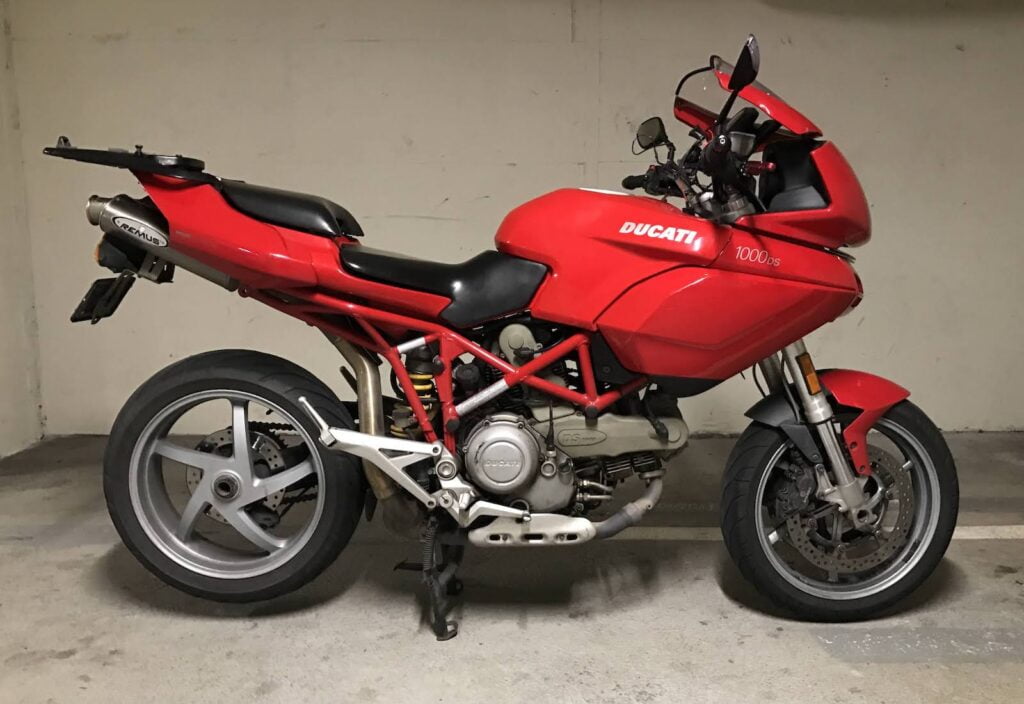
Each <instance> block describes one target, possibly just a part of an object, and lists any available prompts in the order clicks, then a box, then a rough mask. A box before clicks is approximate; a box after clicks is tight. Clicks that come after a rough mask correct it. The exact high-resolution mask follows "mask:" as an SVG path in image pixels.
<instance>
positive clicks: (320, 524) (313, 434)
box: [103, 350, 366, 602]
mask: <svg viewBox="0 0 1024 704" xmlns="http://www.w3.org/2000/svg"><path fill="white" fill-rule="evenodd" d="M221 392H223V393H226V394H235V395H238V396H244V397H245V398H248V399H254V400H257V401H258V402H259V403H261V404H263V403H265V404H266V405H267V407H271V406H276V407H277V408H279V409H280V411H282V412H283V417H285V418H288V417H290V422H291V425H292V427H293V429H294V430H295V431H296V432H297V433H298V435H299V437H302V438H304V440H303V444H305V445H306V446H307V447H308V450H309V454H308V455H307V460H308V462H309V463H310V464H311V465H314V466H315V467H316V468H317V472H318V474H317V475H316V476H317V483H316V490H317V492H318V496H317V502H318V503H317V506H318V507H319V508H318V512H317V513H316V514H315V516H314V518H313V519H312V521H313V522H315V526H314V525H312V523H311V524H310V525H309V526H307V528H306V532H304V533H303V542H302V544H301V547H299V546H296V548H295V550H294V554H288V555H287V557H288V559H287V561H285V562H283V564H280V565H277V566H275V567H274V568H273V569H269V568H268V569H267V570H264V571H262V572H261V571H260V570H259V569H253V570H250V572H253V573H254V574H253V575H252V576H245V574H248V573H245V574H243V573H239V575H231V576H224V575H221V574H220V573H217V572H215V571H213V572H212V573H211V571H210V570H207V571H206V572H205V573H204V570H202V569H200V568H199V567H190V564H189V561H188V559H187V556H188V549H187V548H188V546H187V543H186V541H178V543H175V538H174V536H173V535H167V536H166V539H165V540H161V539H160V538H159V536H161V535H164V534H163V533H161V532H159V531H155V530H154V529H153V527H152V523H153V521H152V519H151V518H149V517H147V513H146V511H144V510H142V511H140V508H139V507H140V503H139V500H138V494H139V490H138V489H137V488H136V489H135V493H136V500H135V501H134V502H133V497H132V494H133V489H132V486H133V484H132V481H133V477H136V476H137V474H134V473H133V469H132V465H133V462H136V463H138V462H139V457H140V453H139V449H138V447H137V446H139V443H145V442H150V441H149V440H148V439H147V438H145V437H143V435H144V434H145V433H146V432H147V428H149V427H151V422H152V421H154V419H158V418H159V417H160V414H161V413H163V412H164V411H165V410H166V409H167V408H168V407H170V406H172V405H173V404H175V403H176V402H180V401H181V400H182V399H185V398H187V397H202V396H203V395H204V394H214V395H215V394H217V393H221ZM300 396H305V397H306V399H307V400H309V402H310V403H311V404H312V405H313V406H314V407H315V408H316V409H317V410H318V411H319V412H320V414H321V415H322V416H323V417H324V418H325V419H326V420H327V421H328V422H329V423H330V424H331V425H334V426H337V427H341V428H349V429H351V428H353V427H354V423H353V421H352V417H351V416H350V415H349V413H348V411H346V410H345V407H344V406H343V405H342V403H341V402H340V401H339V400H338V398H337V397H336V396H335V395H334V393H333V392H332V391H331V390H330V389H328V388H327V387H326V386H325V385H324V384H323V383H322V382H320V381H319V380H318V379H316V378H315V377H314V376H313V375H312V374H310V373H309V372H307V371H306V370H304V369H302V368H301V367H299V366H297V365H295V364H293V363H291V362H289V361H287V360H284V359H281V358H279V357H274V356H272V355H268V354H263V353H260V352H253V351H248V350H222V351H216V352H208V353H205V354H199V355H195V356H193V357H189V358H187V359H184V360H182V361H180V362H177V363H176V364H172V365H171V366H169V367H167V368H165V369H164V370H162V371H160V372H158V373H157V374H156V375H155V376H153V377H152V378H151V379H149V380H148V381H146V382H145V383H144V384H143V385H142V386H141V387H139V389H138V390H137V391H136V392H135V393H134V394H132V396H131V398H129V399H128V401H127V403H126V404H125V405H124V408H123V409H122V410H121V412H120V413H119V414H118V416H117V419H116V420H115V422H114V426H113V428H112V430H111V433H110V441H109V443H108V446H107V451H106V455H105V457H104V471H103V489H104V494H105V496H106V500H107V508H108V510H109V512H110V517H111V519H112V521H113V523H114V527H115V528H116V529H117V532H118V534H119V535H120V536H121V539H122V540H123V541H124V544H125V546H126V547H127V548H128V550H129V551H131V553H132V554H133V555H134V556H135V557H136V558H137V559H138V560H139V562H141V563H142V564H143V565H144V566H145V567H146V568H147V569H148V570H149V571H150V572H152V573H153V574H155V575H156V576H157V577H159V578H160V579H162V580H163V581H164V582H166V583H167V584H170V585H171V586H173V587H175V588H177V589H180V590H182V591H184V592H187V593H189V594H192V595H195V596H199V597H203V598H205V599H212V600H216V601H226V602H250V601H259V600H263V599H270V598H273V597H276V596H279V595H281V594H285V593H287V592H290V591H293V590H295V589H298V588H299V587H301V586H302V585H304V584H306V583H307V582H309V581H310V580H312V579H313V578H314V577H316V576H317V575H318V574H320V573H321V572H322V571H323V570H324V569H325V568H326V567H327V566H328V565H329V564H331V563H332V562H333V561H334V560H335V558H336V557H337V556H338V554H339V553H340V552H341V550H342V549H343V548H344V547H345V545H346V544H347V543H348V541H349V538H350V537H351V536H352V533H353V531H354V530H355V528H356V525H357V523H358V522H359V516H360V514H361V512H362V507H363V500H364V497H365V493H366V487H365V480H364V478H363V474H362V471H361V469H360V466H359V464H358V463H357V461H356V460H355V459H354V458H352V457H351V456H349V455H343V454H339V453H336V452H330V451H328V450H326V449H325V448H324V447H323V446H322V445H320V443H319V442H316V438H317V437H318V435H319V431H318V430H317V428H316V426H315V425H314V424H313V422H312V421H311V420H310V419H309V417H308V416H307V415H306V413H305V412H303V411H302V409H301V407H300V406H299V405H298V398H299V397H300ZM225 398H228V396H225ZM300 426H301V427H300ZM305 438H308V440H306V439H305ZM310 440H311V441H312V442H310ZM314 453H315V455H314ZM229 459H230V458H229ZM186 464H187V463H186ZM138 471H140V468H139V467H136V468H135V470H134V472H138ZM161 471H165V470H163V469H161ZM203 475H204V476H205V470H204V472H203ZM135 486H136V487H137V486H138V484H136V485H135ZM321 496H322V503H321ZM140 514H141V515H140ZM207 515H209V514H207ZM154 535H156V536H158V537H157V538H154ZM186 539H187V541H192V540H198V539H199V538H198V537H195V536H192V535H191V534H186ZM181 555H184V556H185V557H181ZM247 559H248V558H247ZM252 559H253V560H258V557H257V558H252ZM255 564H257V565H258V562H256V563H255ZM267 564H268V565H269V564H270V563H267ZM257 572H259V573H258V574H256V573H257Z"/></svg>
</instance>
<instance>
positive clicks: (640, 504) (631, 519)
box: [594, 476, 662, 539]
mask: <svg viewBox="0 0 1024 704" xmlns="http://www.w3.org/2000/svg"><path fill="white" fill-rule="evenodd" d="M661 487H662V479H661V477H660V476H656V477H654V478H653V479H651V480H650V482H649V483H648V484H647V490H646V491H645V492H644V493H643V495H642V496H641V497H640V498H639V499H636V500H635V501H630V502H629V503H628V504H626V505H625V506H623V507H622V508H620V509H619V510H618V512H617V513H614V514H612V515H611V516H609V517H608V518H606V519H605V520H603V521H600V522H598V523H595V524H594V530H595V531H596V533H595V535H594V537H595V538H598V539H604V538H610V537H612V536H613V535H617V534H619V533H621V532H622V531H624V530H626V529H627V528H629V527H630V526H635V525H636V524H637V523H639V522H640V520H641V519H642V518H643V517H644V516H645V515H646V514H647V512H648V511H650V510H651V509H652V508H654V507H655V506H656V505H657V503H658V500H659V499H660V498H661Z"/></svg>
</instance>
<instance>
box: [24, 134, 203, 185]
mask: <svg viewBox="0 0 1024 704" xmlns="http://www.w3.org/2000/svg"><path fill="white" fill-rule="evenodd" d="M43 154H46V155H48V156H56V157H60V158H61V159H71V160H73V161H83V162H86V163H89V164H99V165H101V166H113V167H115V168H118V169H128V170H129V171H141V172H145V173H152V174H160V175H163V176H173V177H174V178H180V179H184V180H186V181H197V182H199V183H208V184H211V185H218V184H219V183H220V181H219V180H218V179H217V177H216V176H214V175H212V174H208V173H206V172H205V171H204V169H205V168H206V163H205V162H203V161H202V160H201V159H196V158H194V157H190V156H182V155H181V154H175V155H167V154H151V153H149V152H144V151H143V150H142V145H141V144H137V145H135V151H129V150H127V149H82V148H80V147H75V146H73V145H72V144H71V140H69V139H68V138H67V137H64V136H61V137H60V138H58V139H57V146H55V147H46V148H45V149H43Z"/></svg>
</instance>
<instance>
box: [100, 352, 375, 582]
mask: <svg viewBox="0 0 1024 704" xmlns="http://www.w3.org/2000/svg"><path fill="white" fill-rule="evenodd" d="M300 396H305V397H306V398H307V399H308V400H309V402H310V403H312V404H313V406H314V407H315V408H316V409H317V410H318V411H319V412H320V414H321V415H323V417H324V418H326V419H327V420H328V422H330V423H331V425H334V426H337V427H342V428H353V427H354V423H353V420H352V418H351V416H350V415H349V414H348V412H347V411H346V410H345V408H344V406H343V405H342V404H341V402H340V401H339V400H338V399H337V397H336V396H335V395H334V394H333V392H331V391H330V389H328V388H327V387H326V386H325V385H324V384H323V383H322V382H320V381H319V380H317V379H316V378H315V377H314V376H312V375H311V374H310V373H309V372H307V371H306V370H304V369H302V368H301V367H298V366H297V365H295V364H293V363H291V362H288V361H287V360H284V359H281V358H278V357H274V356H271V355H268V354H263V353H259V352H253V351H248V350H222V351H216V352H208V353H205V354H199V355H196V356H193V357H189V358H187V359H184V360H181V361H180V362H177V363H176V364H172V365H171V366H169V367H167V368H165V369H164V370H162V371H160V372H158V373H157V374H156V375H155V376H153V377H152V378H151V379H149V380H148V381H146V382H145V383H144V384H143V385H142V386H140V387H139V389H138V390H137V391H136V392H135V393H134V394H133V395H132V396H131V398H130V399H129V400H128V401H127V403H126V404H125V405H124V408H122V410H121V412H120V413H119V414H118V417H117V419H116V420H115V422H114V426H113V428H112V430H111V433H110V440H109V443H108V445H107V451H106V455H105V457H104V471H103V489H104V494H105V496H106V499H107V508H108V511H109V513H110V517H111V519H112V521H113V523H114V526H115V528H116V529H117V531H118V533H119V534H120V536H121V539H122V541H123V542H124V544H125V546H126V547H127V548H128V550H129V551H130V552H131V553H132V554H133V555H134V556H135V557H136V558H137V559H138V560H139V562H141V563H142V564H143V565H144V566H145V567H146V568H147V569H148V570H149V571H150V572H152V573H153V574H155V575H156V576H157V577H159V578H160V579H161V580H163V581H164V582H166V583H167V584H170V585H171V586H173V587H176V588H177V589H180V590H182V591H184V592H187V593H189V594H192V595H194V596H199V597H202V598H206V599H212V600H215V601H225V602H251V601H259V600H264V599H270V598H273V597H276V596H279V595H281V594H285V593H287V592H290V591H293V590H295V589H298V588H299V587H301V586H302V585H304V584H305V583H307V582H309V581H310V580H312V579H313V578H314V577H316V576H317V575H318V574H320V573H321V572H322V571H323V570H324V569H325V568H326V567H327V566H328V565H329V564H331V563H332V562H333V561H334V560H335V559H336V558H337V556H338V554H339V553H340V552H341V550H342V549H343V548H344V547H345V545H346V544H347V543H348V541H349V538H350V537H351V535H352V533H353V532H354V530H355V528H356V525H357V524H358V522H359V517H360V514H361V512H362V507H363V501H364V498H365V494H366V485H365V480H364V478H363V476H362V471H361V469H360V466H359V464H358V462H357V461H356V460H355V459H354V458H352V457H350V456H348V455H342V454H339V453H335V452H330V451H328V450H326V449H325V448H323V447H322V446H321V445H320V443H319V442H318V441H317V437H318V430H317V428H316V426H315V425H314V424H313V422H312V421H311V420H310V419H309V417H308V416H307V415H306V413H304V412H303V411H302V410H301V408H300V406H299V405H298V398H299V397H300ZM228 404H230V405H228ZM189 413H195V414H196V416H188V415H187V414H189ZM193 417H194V418H196V419H197V420H189V418H193ZM183 418H184V419H185V420H182V419H183ZM207 419H208V420H207ZM205 422H209V423H211V424H212V427H211V426H210V425H202V424H203V423H205ZM197 423H198V424H200V425H201V427H202V428H203V429H202V430H201V431H200V433H199V437H202V436H203V435H205V437H204V438H203V439H202V440H200V441H199V442H198V444H197V443H196V441H195V440H194V439H189V437H188V435H183V434H182V432H183V430H184V432H186V433H189V434H192V433H194V432H195V427H194V426H195V425H196V424H197ZM186 426H193V427H186ZM209 430H213V431H214V432H208V431H209ZM190 431H191V432H190ZM207 433H208V434H207ZM243 435H244V439H243V440H238V438H241V437H242V436H243ZM239 458H241V459H239ZM236 460H238V461H236ZM296 507H298V508H299V509H300V510H299V511H295V512H292V515H291V516H289V517H288V518H285V516H286V514H287V513H289V512H290V511H291V509H293V508H296ZM286 528H289V530H286Z"/></svg>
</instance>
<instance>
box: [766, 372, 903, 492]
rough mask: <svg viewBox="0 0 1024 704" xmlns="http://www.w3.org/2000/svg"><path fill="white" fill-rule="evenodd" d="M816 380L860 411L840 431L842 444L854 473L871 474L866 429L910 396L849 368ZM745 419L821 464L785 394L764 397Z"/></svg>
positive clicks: (807, 431) (822, 374) (823, 374)
mask: <svg viewBox="0 0 1024 704" xmlns="http://www.w3.org/2000/svg"><path fill="white" fill-rule="evenodd" d="M818 378H819V379H820V380H821V383H822V386H824V387H825V389H826V390H827V391H828V393H829V395H831V396H832V399H833V400H834V402H835V404H836V405H838V406H844V407H846V408H851V409H853V410H855V411H859V413H858V414H857V417H856V418H855V419H854V420H853V422H852V423H850V424H849V425H848V426H847V427H846V428H845V429H844V430H843V442H844V443H845V444H846V449H847V450H848V451H849V453H850V457H851V458H852V459H853V463H854V468H855V469H856V470H857V473H858V474H870V473H871V466H870V462H869V460H868V451H867V433H868V430H870V429H871V426H873V425H874V424H875V423H876V422H877V421H878V419H879V418H881V417H882V416H883V415H885V414H886V412H887V411H888V410H889V409H890V408H892V407H893V406H895V405H896V404H897V403H899V402H900V401H902V400H903V399H905V398H907V397H908V396H910V392H909V391H907V390H906V389H904V388H903V387H902V386H899V385H898V384H895V383H893V382H891V381H889V380H888V379H883V378H882V377H880V376H875V375H874V374H868V373H867V372H858V371H853V370H850V369H829V370H826V371H823V372H819V374H818ZM794 397H795V394H794ZM746 416H747V417H748V418H751V419H752V420H756V421H757V422H759V423H764V424H765V425H770V426H772V427H773V428H778V429H779V430H782V431H783V432H784V433H785V434H786V436H787V437H789V439H790V440H792V441H793V444H795V445H796V446H797V447H798V448H799V449H800V451H801V452H803V453H804V455H806V456H807V457H808V459H810V460H811V461H812V462H821V454H820V450H819V449H818V445H817V443H816V442H815V441H814V437H813V436H812V435H811V432H810V428H809V427H808V426H807V425H806V424H804V423H802V422H800V419H799V417H798V416H797V414H796V412H795V411H794V409H793V407H792V406H791V405H790V403H789V399H788V398H787V397H786V395H785V394H782V393H777V394H772V395H770V396H766V397H765V398H763V399H761V400H760V401H758V402H757V403H755V404H754V405H753V406H751V407H750V409H749V410H748V411H747V412H746Z"/></svg>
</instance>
